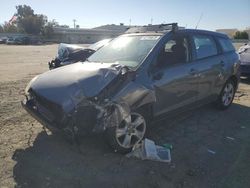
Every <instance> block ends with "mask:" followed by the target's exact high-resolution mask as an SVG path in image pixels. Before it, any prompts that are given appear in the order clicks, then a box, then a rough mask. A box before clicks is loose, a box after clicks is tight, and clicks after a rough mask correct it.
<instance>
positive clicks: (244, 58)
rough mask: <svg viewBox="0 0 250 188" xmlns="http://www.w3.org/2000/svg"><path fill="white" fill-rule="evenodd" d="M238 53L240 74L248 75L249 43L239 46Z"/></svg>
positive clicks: (249, 75) (249, 69) (249, 63)
mask: <svg viewBox="0 0 250 188" xmlns="http://www.w3.org/2000/svg"><path fill="white" fill-rule="evenodd" d="M238 53H239V55H240V69H241V75H242V76H246V77H250V43H248V44H245V45H244V46H242V47H240V49H239V51H238Z"/></svg>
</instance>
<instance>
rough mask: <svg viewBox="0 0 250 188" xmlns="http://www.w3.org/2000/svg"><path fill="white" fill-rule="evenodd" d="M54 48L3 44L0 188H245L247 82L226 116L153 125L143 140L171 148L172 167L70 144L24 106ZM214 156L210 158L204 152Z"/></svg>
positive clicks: (249, 166)
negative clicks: (34, 79) (28, 90)
mask: <svg viewBox="0 0 250 188" xmlns="http://www.w3.org/2000/svg"><path fill="white" fill-rule="evenodd" d="M56 51H57V45H46V46H6V45H0V59H1V61H0V97H1V100H0V187H60V188H61V187H62V188H63V187H67V188H69V187H102V188H105V187H107V188H110V187H119V188H123V187H124V188H128V187H143V188H144V187H145V188H146V187H153V188H158V187H164V188H165V187H177V188H179V187H180V188H181V187H204V188H206V187H209V188H210V187H232V188H235V187H241V188H244V187H246V188H248V187H250V178H249V177H250V96H249V95H250V81H249V80H247V79H244V80H242V83H241V84H240V87H239V90H238V92H237V93H236V97H235V100H234V103H233V104H232V106H231V107H230V109H228V110H226V111H223V112H222V111H218V110H216V109H215V108H214V107H213V106H212V105H207V106H204V107H202V108H199V109H196V110H193V111H190V112H187V113H185V114H181V115H178V117H175V118H171V119H168V120H164V121H161V122H158V123H155V124H154V125H153V126H152V127H151V128H150V129H149V132H148V138H150V139H152V140H154V141H155V142H156V143H157V144H164V143H170V144H172V145H173V150H172V152H171V155H172V162H171V163H169V164H168V163H159V162H153V161H142V160H139V159H133V158H127V157H125V156H124V155H121V154H117V153H113V151H111V149H110V148H109V146H107V144H106V143H105V142H103V136H102V135H97V136H89V137H85V138H82V139H81V141H82V142H81V144H80V145H79V146H76V145H70V144H69V143H67V142H66V141H65V140H64V139H63V138H62V137H60V136H59V135H51V134H46V133H45V132H44V131H43V129H42V126H41V125H40V124H39V123H38V122H37V121H35V120H34V119H33V118H31V117H30V116H29V115H28V114H27V113H26V112H25V111H24V110H23V109H22V107H21V105H20V101H21V100H22V99H23V97H24V96H23V92H24V88H25V86H26V85H27V83H28V82H29V80H30V79H31V78H32V77H34V76H35V75H37V74H39V73H42V72H44V71H47V69H48V68H47V62H48V61H49V60H51V59H52V58H53V57H54V56H55V54H56ZM210 150H211V151H213V152H209V151H210Z"/></svg>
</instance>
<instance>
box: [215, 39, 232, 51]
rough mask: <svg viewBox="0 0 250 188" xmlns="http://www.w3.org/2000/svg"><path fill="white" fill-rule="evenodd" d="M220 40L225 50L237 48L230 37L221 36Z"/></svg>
mask: <svg viewBox="0 0 250 188" xmlns="http://www.w3.org/2000/svg"><path fill="white" fill-rule="evenodd" d="M218 40H219V43H220V45H221V47H222V50H223V52H231V51H235V48H234V46H233V44H232V42H231V41H230V39H224V38H219V39H218Z"/></svg>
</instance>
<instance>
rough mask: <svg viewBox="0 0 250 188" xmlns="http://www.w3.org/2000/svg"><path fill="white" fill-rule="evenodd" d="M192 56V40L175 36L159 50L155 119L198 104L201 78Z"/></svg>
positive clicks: (155, 73) (154, 74)
mask: <svg viewBox="0 0 250 188" xmlns="http://www.w3.org/2000/svg"><path fill="white" fill-rule="evenodd" d="M178 41H179V42H178ZM178 43H179V44H178ZM176 46H177V47H176ZM178 46H179V47H178ZM183 47H184V48H183ZM176 49H177V50H176ZM183 49H184V51H183ZM190 52H191V48H190V43H189V37H188V36H185V35H174V36H173V37H172V38H171V39H169V40H168V41H166V43H165V44H164V46H163V47H162V49H161V50H160V52H159V55H158V57H157V59H156V62H155V64H154V67H153V68H152V78H151V79H152V83H153V87H154V90H155V94H156V102H155V104H154V106H153V111H154V115H155V116H157V115H160V114H162V113H166V112H170V111H172V110H176V109H178V108H180V107H183V106H186V105H188V104H191V103H193V102H195V101H196V96H197V90H198V77H197V74H196V73H195V72H194V66H193V64H192V62H191V54H190Z"/></svg>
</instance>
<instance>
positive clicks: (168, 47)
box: [156, 36, 190, 68]
mask: <svg viewBox="0 0 250 188" xmlns="http://www.w3.org/2000/svg"><path fill="white" fill-rule="evenodd" d="M189 53H190V52H189V47H188V39H187V37H184V36H174V37H173V38H172V39H170V40H168V41H167V42H166V43H165V45H164V47H163V48H162V50H161V51H160V53H159V55H158V57H157V63H156V67H158V68H164V67H168V66H172V65H175V64H180V63H187V62H188V61H189Z"/></svg>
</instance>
